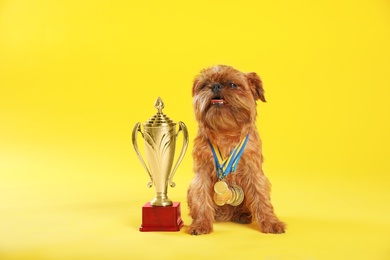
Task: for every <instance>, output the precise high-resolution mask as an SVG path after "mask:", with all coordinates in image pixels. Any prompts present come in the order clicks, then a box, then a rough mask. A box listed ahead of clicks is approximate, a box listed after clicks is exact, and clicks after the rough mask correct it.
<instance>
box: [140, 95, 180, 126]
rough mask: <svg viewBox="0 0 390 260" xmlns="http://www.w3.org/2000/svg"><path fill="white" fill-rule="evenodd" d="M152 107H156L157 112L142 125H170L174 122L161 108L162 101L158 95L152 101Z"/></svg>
mask: <svg viewBox="0 0 390 260" xmlns="http://www.w3.org/2000/svg"><path fill="white" fill-rule="evenodd" d="M154 107H155V108H156V109H157V113H156V114H155V115H154V116H152V117H151V118H150V119H149V120H147V121H146V122H145V123H144V126H149V127H157V126H171V125H175V124H176V123H175V122H173V120H172V119H170V118H169V117H168V116H167V115H165V114H164V113H163V112H162V110H163V108H164V102H163V101H162V99H161V98H160V97H158V98H157V99H156V101H155V102H154Z"/></svg>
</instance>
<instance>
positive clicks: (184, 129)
mask: <svg viewBox="0 0 390 260" xmlns="http://www.w3.org/2000/svg"><path fill="white" fill-rule="evenodd" d="M178 124H179V130H177V133H176V135H175V138H177V136H178V135H179V133H180V131H182V132H183V146H182V148H181V152H180V155H179V157H178V158H177V162H176V164H175V167H173V170H172V172H171V174H170V175H169V179H168V182H169V185H170V186H171V187H172V188H173V187H175V186H176V184H175V183H174V182H173V181H172V179H173V175H175V172H176V170H177V167H179V164H180V163H181V161H182V160H183V158H184V154H185V153H186V151H187V146H188V130H187V127H186V125H185V124H184V123H183V122H181V121H180V122H179V123H178Z"/></svg>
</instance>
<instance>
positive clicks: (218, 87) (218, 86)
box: [211, 83, 222, 93]
mask: <svg viewBox="0 0 390 260" xmlns="http://www.w3.org/2000/svg"><path fill="white" fill-rule="evenodd" d="M221 89H222V85H221V84H219V83H215V84H213V85H212V86H211V91H213V92H214V93H217V92H221Z"/></svg>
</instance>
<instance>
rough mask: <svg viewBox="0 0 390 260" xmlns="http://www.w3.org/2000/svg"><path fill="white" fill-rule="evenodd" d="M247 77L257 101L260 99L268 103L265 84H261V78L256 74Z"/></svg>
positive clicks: (252, 73) (251, 73)
mask: <svg viewBox="0 0 390 260" xmlns="http://www.w3.org/2000/svg"><path fill="white" fill-rule="evenodd" d="M246 77H247V79H248V83H249V87H250V89H251V91H252V94H253V97H254V98H255V100H258V99H260V100H261V101H263V102H266V100H265V97H264V89H263V83H262V82H261V79H260V77H259V76H258V75H257V74H256V73H254V72H250V73H247V74H246Z"/></svg>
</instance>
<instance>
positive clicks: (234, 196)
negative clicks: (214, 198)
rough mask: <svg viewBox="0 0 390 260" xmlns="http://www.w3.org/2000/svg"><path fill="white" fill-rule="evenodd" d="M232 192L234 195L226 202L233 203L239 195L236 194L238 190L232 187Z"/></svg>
mask: <svg viewBox="0 0 390 260" xmlns="http://www.w3.org/2000/svg"><path fill="white" fill-rule="evenodd" d="M230 192H231V193H232V196H230V198H229V199H228V200H227V201H226V204H230V205H231V204H232V203H233V201H234V200H235V199H236V197H237V195H236V191H235V190H234V189H233V188H231V189H230Z"/></svg>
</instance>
